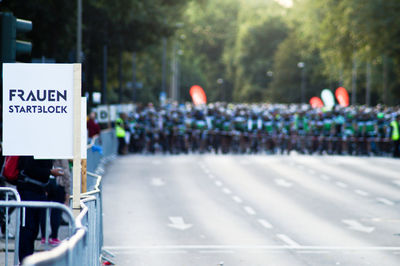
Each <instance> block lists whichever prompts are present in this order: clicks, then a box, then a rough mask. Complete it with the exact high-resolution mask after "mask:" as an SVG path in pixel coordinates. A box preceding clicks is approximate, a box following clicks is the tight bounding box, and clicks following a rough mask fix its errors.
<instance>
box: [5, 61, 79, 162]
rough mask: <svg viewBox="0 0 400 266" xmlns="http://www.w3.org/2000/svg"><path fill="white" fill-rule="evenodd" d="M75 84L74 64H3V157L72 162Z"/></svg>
mask: <svg viewBox="0 0 400 266" xmlns="http://www.w3.org/2000/svg"><path fill="white" fill-rule="evenodd" d="M73 80H74V79H73V64H11V63H10V64H3V155H33V156H35V157H36V158H48V159H70V158H73V111H74V110H73V87H74V84H73ZM85 105H86V101H85ZM84 110H85V112H84V117H86V108H85V109H84ZM82 130H83V131H84V132H86V123H84V127H83V128H82ZM82 142H83V143H84V144H85V148H84V149H82V152H84V153H86V140H85V139H82ZM84 153H83V154H82V158H86V156H84V155H85V154H84Z"/></svg>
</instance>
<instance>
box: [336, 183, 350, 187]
mask: <svg viewBox="0 0 400 266" xmlns="http://www.w3.org/2000/svg"><path fill="white" fill-rule="evenodd" d="M336 186H338V187H341V188H347V187H348V185H347V184H345V183H342V182H336Z"/></svg>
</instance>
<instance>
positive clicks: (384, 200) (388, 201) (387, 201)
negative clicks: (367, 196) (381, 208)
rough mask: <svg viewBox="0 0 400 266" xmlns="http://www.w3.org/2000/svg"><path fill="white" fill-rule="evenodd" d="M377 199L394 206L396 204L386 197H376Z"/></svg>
mask: <svg viewBox="0 0 400 266" xmlns="http://www.w3.org/2000/svg"><path fill="white" fill-rule="evenodd" d="M376 200H377V201H379V202H381V203H383V204H386V205H389V206H393V205H394V202H393V201H391V200H388V199H385V198H376Z"/></svg>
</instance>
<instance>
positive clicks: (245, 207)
mask: <svg viewBox="0 0 400 266" xmlns="http://www.w3.org/2000/svg"><path fill="white" fill-rule="evenodd" d="M243 209H244V210H245V211H246V212H247V213H248V214H249V215H256V211H255V210H254V209H253V208H252V207H250V206H244V207H243Z"/></svg>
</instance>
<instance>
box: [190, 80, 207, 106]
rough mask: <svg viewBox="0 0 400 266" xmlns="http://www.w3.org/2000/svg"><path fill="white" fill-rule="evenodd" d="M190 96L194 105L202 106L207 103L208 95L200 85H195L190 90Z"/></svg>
mask: <svg viewBox="0 0 400 266" xmlns="http://www.w3.org/2000/svg"><path fill="white" fill-rule="evenodd" d="M189 93H190V96H191V97H192V101H193V103H194V105H201V104H206V103H207V97H206V93H205V92H204V90H203V88H202V87H200V86H199V85H194V86H192V87H191V88H190V91H189Z"/></svg>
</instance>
